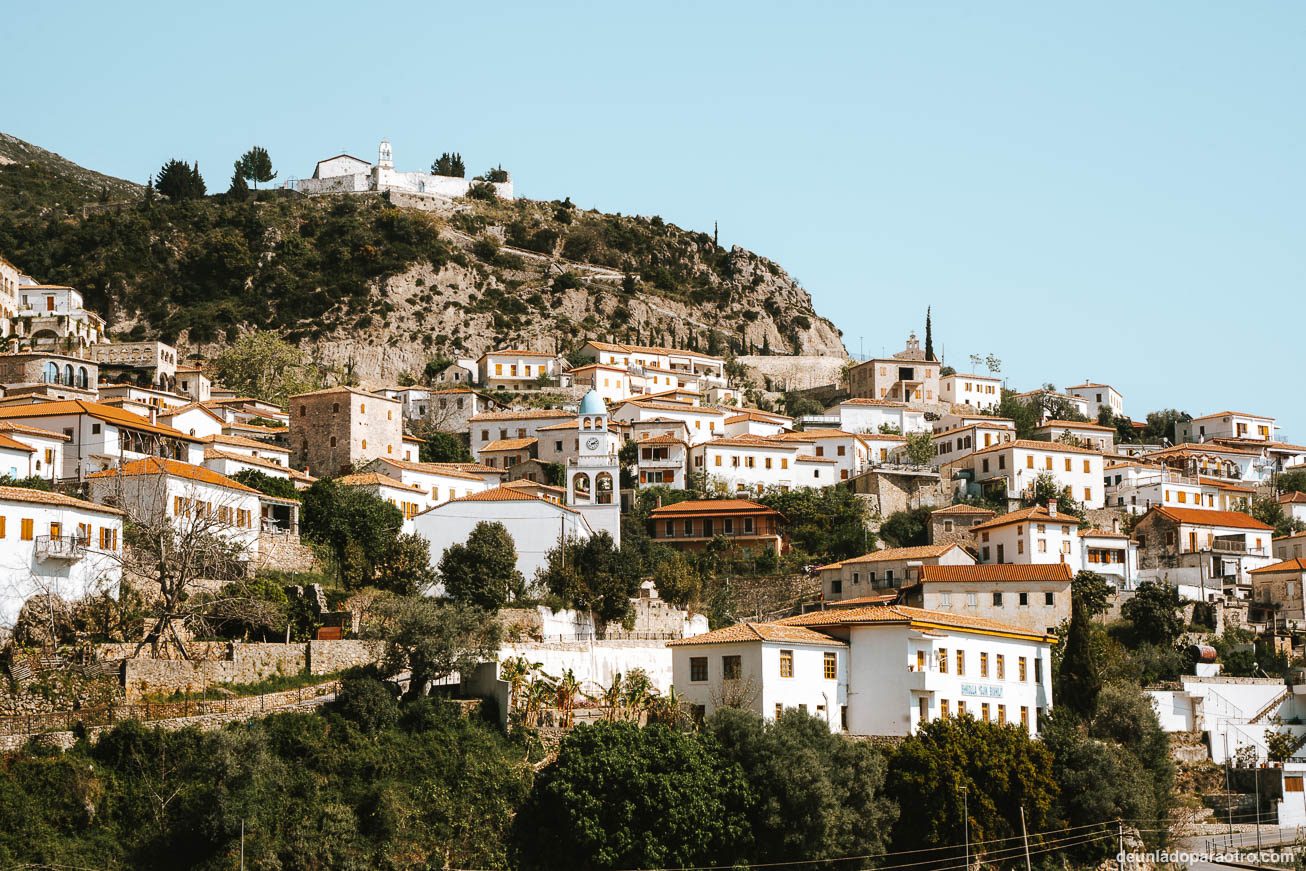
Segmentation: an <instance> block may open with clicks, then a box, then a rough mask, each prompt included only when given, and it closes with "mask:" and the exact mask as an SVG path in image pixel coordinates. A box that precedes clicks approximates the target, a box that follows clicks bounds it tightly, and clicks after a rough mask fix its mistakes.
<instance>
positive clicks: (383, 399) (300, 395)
mask: <svg viewBox="0 0 1306 871" xmlns="http://www.w3.org/2000/svg"><path fill="white" fill-rule="evenodd" d="M331 393H352V394H354V395H355V396H366V397H368V398H369V399H376V400H379V401H381V402H398V401H399V400H398V399H391V398H390V397H389V396H382V395H381V394H380V393H373V392H372V391H370V390H361V389H359V388H357V387H345V386H343V385H342V386H339V387H323V388H322V389H321V390H310V391H308V392H307V393H296V394H295V395H294V396H292V397H290V401H291V402H294V401H295V400H296V399H303V398H304V397H306V396H327V395H328V394H331ZM212 402H213V403H214V404H218V405H223V404H226V403H229V402H260V403H262V404H264V405H273V403H271V402H267V403H263V402H262V400H259V399H248V398H245V397H238V398H236V399H214V400H212Z"/></svg>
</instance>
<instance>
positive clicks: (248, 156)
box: [236, 145, 277, 189]
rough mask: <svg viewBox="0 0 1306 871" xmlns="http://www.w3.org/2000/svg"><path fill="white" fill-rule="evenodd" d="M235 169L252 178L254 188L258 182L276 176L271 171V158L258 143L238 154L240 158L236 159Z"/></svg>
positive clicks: (270, 179) (247, 177)
mask: <svg viewBox="0 0 1306 871" xmlns="http://www.w3.org/2000/svg"><path fill="white" fill-rule="evenodd" d="M236 171H237V172H239V173H240V174H241V176H243V177H244V178H246V179H249V180H252V181H253V182H254V187H255V188H256V189H257V188H258V183H259V182H265V183H266V182H270V181H272V179H274V178H276V177H277V174H276V173H275V172H273V171H272V158H271V157H270V156H269V155H268V150H267V149H266V148H263V147H262V146H260V145H255V146H254V147H253V148H251V149H250V150H249V151H246V152H245V153H244V154H242V155H241V156H240V160H238V161H236Z"/></svg>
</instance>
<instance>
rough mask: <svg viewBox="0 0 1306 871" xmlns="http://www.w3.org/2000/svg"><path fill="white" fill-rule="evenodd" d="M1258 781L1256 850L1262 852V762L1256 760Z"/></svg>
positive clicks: (1255, 773) (1255, 777) (1255, 771)
mask: <svg viewBox="0 0 1306 871" xmlns="http://www.w3.org/2000/svg"><path fill="white" fill-rule="evenodd" d="M1252 776H1253V778H1254V779H1255V781H1256V852H1257V853H1259V852H1261V762H1260V760H1259V759H1258V760H1256V768H1255V769H1254V774H1253V775H1252Z"/></svg>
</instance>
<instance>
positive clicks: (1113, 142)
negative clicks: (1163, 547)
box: [0, 0, 1306, 440]
mask: <svg viewBox="0 0 1306 871" xmlns="http://www.w3.org/2000/svg"><path fill="white" fill-rule="evenodd" d="M292 7H294V8H292ZM5 30H6V39H5V49H4V51H5V53H6V54H7V55H8V57H7V61H6V69H5V72H4V81H3V82H0V130H4V131H6V132H10V133H13V134H15V135H17V136H20V137H22V138H24V139H27V140H30V141H32V142H35V143H37V144H39V145H42V146H44V147H47V148H50V149H52V150H55V151H58V152H60V153H62V154H64V155H65V156H67V157H69V158H71V159H73V160H75V161H77V162H79V163H83V164H85V165H87V166H90V167H93V168H96V169H99V170H101V171H104V172H108V173H111V174H114V175H119V176H124V177H127V178H131V179H134V180H137V181H141V182H143V181H145V179H146V178H148V177H149V175H150V173H151V172H152V171H154V170H155V169H157V167H158V166H159V165H160V164H161V163H163V162H164V161H165V160H166V159H168V158H170V157H181V158H185V159H194V160H198V161H199V162H200V166H201V169H202V170H203V171H204V172H205V174H206V176H207V178H208V181H209V186H210V188H219V189H225V187H226V185H227V182H228V180H229V177H230V172H231V163H232V161H233V160H234V159H235V157H236V156H237V155H238V154H239V153H240V152H241V151H242V150H244V149H245V148H246V147H247V146H249V145H250V144H261V145H263V146H265V147H267V148H268V149H269V150H270V151H271V153H272V156H273V160H274V162H275V163H276V165H277V167H278V168H279V169H280V171H281V173H282V175H283V177H284V176H287V175H301V176H302V175H307V174H308V173H310V172H311V171H312V167H313V163H314V161H316V160H317V159H318V158H320V157H325V156H329V155H331V154H335V153H337V152H339V151H341V150H348V151H351V152H353V153H356V154H358V155H360V156H363V157H367V158H371V157H372V156H373V155H374V154H375V148H376V143H377V141H378V140H379V139H381V137H383V136H385V137H389V139H390V140H391V142H392V143H393V144H394V150H395V161H396V165H397V166H399V167H400V168H420V167H425V166H427V165H429V163H430V161H431V160H432V158H433V157H434V156H435V155H436V154H438V153H439V152H440V151H443V150H457V151H460V152H462V154H463V155H464V157H465V158H466V159H467V162H468V166H469V169H471V170H474V171H477V172H479V171H481V170H483V169H485V168H487V167H489V166H490V165H492V164H495V163H499V162H502V164H503V165H504V166H505V167H506V168H508V169H510V170H511V171H512V172H513V176H514V181H515V182H516V184H517V186H518V187H517V189H518V191H519V192H520V193H521V194H523V195H526V196H530V197H537V198H546V199H551V198H561V197H564V196H570V197H571V198H572V200H573V201H575V202H576V203H578V204H579V205H582V206H585V207H596V208H600V209H603V210H606V211H618V212H625V213H639V214H650V215H651V214H658V215H662V216H663V217H664V218H666V219H667V220H670V221H674V222H675V223H677V224H680V225H681V226H684V227H688V228H694V229H703V230H708V231H710V230H711V228H712V224H713V222H714V221H718V222H720V227H721V238H722V242H723V243H737V244H740V245H744V246H746V247H748V248H751V249H753V250H755V251H757V252H759V253H761V254H764V255H766V256H769V257H772V258H774V259H775V260H777V261H778V262H779V263H780V264H781V265H782V266H784V267H785V268H786V269H787V270H789V271H790V272H791V273H792V274H793V275H794V276H795V277H796V278H798V279H799V280H800V281H801V282H802V283H803V285H804V286H805V287H806V288H807V289H808V290H809V291H811V293H812V295H813V297H814V299H815V302H816V308H817V310H818V311H819V312H820V313H821V314H823V315H825V316H827V317H829V318H831V319H832V320H833V321H834V322H835V323H836V324H837V325H838V326H839V327H840V328H841V329H842V330H843V331H844V333H845V341H846V344H847V346H848V348H849V350H850V351H852V352H854V353H856V352H857V351H858V348H859V346H864V348H865V350H866V352H867V353H871V352H879V351H880V350H881V349H883V350H888V351H894V350H897V349H898V348H899V347H901V342H902V340H903V339H904V337H905V336H906V334H907V332H908V330H909V329H912V328H917V329H919V328H920V326H921V324H922V322H923V319H924V312H925V306H926V305H927V304H932V305H933V306H934V324H935V335H936V341H937V342H938V344H939V345H940V346H942V347H943V348H944V349H945V350H946V353H947V357H948V360H949V362H951V363H953V364H954V365H958V366H959V367H966V366H967V365H968V364H967V363H966V357H967V355H969V354H970V353H987V352H990V351H991V352H993V353H996V354H997V355H998V356H1000V357H1001V358H1002V359H1003V361H1004V363H1005V366H1004V374H1005V375H1007V376H1008V377H1009V379H1010V381H1011V383H1012V385H1013V386H1019V387H1022V388H1023V387H1029V386H1034V385H1036V384H1038V383H1042V382H1045V381H1051V382H1054V383H1056V384H1057V385H1059V386H1064V385H1066V384H1070V383H1076V382H1077V381H1079V380H1081V379H1084V378H1091V379H1094V380H1100V381H1107V382H1110V383H1112V384H1114V385H1116V386H1117V387H1118V388H1119V389H1121V390H1122V391H1123V392H1124V394H1125V401H1126V408H1127V410H1128V411H1129V412H1130V413H1132V414H1134V415H1135V416H1138V417H1141V416H1142V415H1143V414H1144V413H1146V412H1147V411H1148V410H1151V409H1154V408H1157V407H1159V406H1168V405H1173V406H1177V407H1180V408H1183V409H1186V410H1188V411H1190V412H1192V413H1194V414H1199V413H1205V412H1210V411H1218V410H1222V409H1225V408H1234V409H1237V410H1245V411H1252V412H1260V413H1269V414H1274V415H1277V416H1278V417H1279V419H1280V423H1281V424H1282V425H1283V429H1282V433H1281V434H1282V435H1283V436H1284V437H1288V438H1292V439H1296V440H1306V407H1304V404H1306V400H1304V398H1303V392H1302V390H1301V389H1300V387H1299V385H1300V383H1301V376H1302V374H1303V369H1306V351H1304V350H1303V347H1304V345H1303V343H1302V342H1301V341H1300V340H1299V339H1298V338H1297V337H1298V336H1300V335H1301V330H1302V329H1303V326H1306V293H1304V292H1303V290H1304V282H1303V278H1306V275H1304V274H1303V273H1304V271H1306V270H1304V268H1303V267H1304V265H1306V263H1304V259H1306V247H1304V246H1303V242H1304V241H1306V211H1304V209H1306V170H1304V169H1303V167H1304V166H1306V163H1303V145H1304V144H1306V113H1304V112H1303V107H1302V94H1303V93H1306V69H1304V68H1303V65H1304V64H1306V52H1304V51H1303V50H1302V46H1303V45H1306V5H1304V4H1301V3H1289V2H1278V3H1276V2H1263V3H1257V4H1230V3H1215V2H1197V0H1185V2H1154V3H1145V4H1140V3H1134V2H1129V3H1125V2H1120V3H1109V2H1104V3H1094V4H1081V5H1080V7H1079V8H1077V9H1072V8H1070V4H1048V3H1039V2H1027V3H1019V4H1018V3H1001V2H985V3H974V2H956V3H931V2H924V0H900V2H896V3H847V4H838V3H818V2H805V3H791V4H783V5H781V4H770V3H762V2H747V3H745V2H739V3H726V2H720V3H676V2H658V3H649V4H642V5H638V6H637V5H635V4H627V3H598V2H593V3H538V2H532V3H511V2H495V3H471V2H462V3H458V4H439V5H436V4H425V3H389V4H386V3H360V2H353V3H334V2H315V3H312V4H307V3H305V4H290V3H268V2H263V3H245V2H226V3H223V4H220V5H219V4H203V5H201V4H177V3H134V4H105V3H58V4H53V3H51V4H37V3H28V4H19V5H11V8H9V9H7V10H6V14H5Z"/></svg>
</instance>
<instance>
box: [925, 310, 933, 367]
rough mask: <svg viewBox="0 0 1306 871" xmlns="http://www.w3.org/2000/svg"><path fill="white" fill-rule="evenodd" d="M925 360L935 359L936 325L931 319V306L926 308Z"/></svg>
mask: <svg viewBox="0 0 1306 871" xmlns="http://www.w3.org/2000/svg"><path fill="white" fill-rule="evenodd" d="M925 359H926V360H933V359H934V324H933V323H932V322H931V319H930V306H926V307H925Z"/></svg>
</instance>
